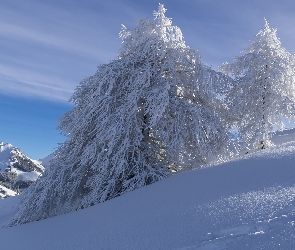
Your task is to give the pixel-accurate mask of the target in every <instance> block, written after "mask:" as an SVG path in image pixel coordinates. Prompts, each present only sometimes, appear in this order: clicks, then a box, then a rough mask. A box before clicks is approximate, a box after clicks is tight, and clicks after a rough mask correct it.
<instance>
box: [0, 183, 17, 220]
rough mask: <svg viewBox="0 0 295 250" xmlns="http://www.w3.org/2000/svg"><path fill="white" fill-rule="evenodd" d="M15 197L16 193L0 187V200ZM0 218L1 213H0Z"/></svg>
mask: <svg viewBox="0 0 295 250" xmlns="http://www.w3.org/2000/svg"><path fill="white" fill-rule="evenodd" d="M15 195H16V192H14V191H13V190H11V189H8V188H6V187H4V186H2V185H0V199H1V198H4V197H6V196H15ZM0 216H1V211H0Z"/></svg>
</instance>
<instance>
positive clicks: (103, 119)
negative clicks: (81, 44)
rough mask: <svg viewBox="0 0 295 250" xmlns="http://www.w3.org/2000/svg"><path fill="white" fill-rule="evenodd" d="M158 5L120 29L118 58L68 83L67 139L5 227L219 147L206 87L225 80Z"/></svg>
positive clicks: (101, 197)
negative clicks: (188, 43) (73, 83)
mask: <svg viewBox="0 0 295 250" xmlns="http://www.w3.org/2000/svg"><path fill="white" fill-rule="evenodd" d="M165 11H166V9H165V8H164V6H163V5H161V4H160V5H159V10H158V11H157V12H154V15H155V17H156V19H155V21H150V20H141V21H139V23H138V25H137V26H136V28H135V29H134V30H128V29H127V28H126V27H125V26H123V28H122V31H121V32H120V36H121V37H122V40H123V45H122V49H121V51H120V53H119V56H118V58H117V59H115V60H113V61H111V62H110V63H108V64H105V65H101V66H100V67H99V68H98V70H97V72H96V74H95V75H93V76H91V77H88V78H86V79H85V80H83V81H82V82H81V83H80V85H79V86H78V87H77V89H76V91H75V93H74V94H73V96H72V98H71V101H72V102H73V103H74V105H75V107H74V108H73V110H71V111H69V112H68V113H66V114H65V115H64V116H63V117H62V118H61V120H60V123H59V129H60V130H61V131H62V132H63V134H64V135H66V136H67V140H66V142H65V143H64V144H63V145H61V146H60V147H59V148H58V149H57V151H56V158H55V160H54V161H53V162H52V163H51V168H50V169H49V170H47V171H46V173H45V175H44V176H43V177H42V178H40V179H39V181H38V182H37V183H36V184H35V185H34V186H33V187H31V188H30V189H29V191H28V192H26V193H25V194H24V195H23V196H22V200H21V202H20V205H19V212H18V214H17V215H16V217H15V219H14V220H13V221H12V222H11V225H14V224H18V223H26V222H29V221H34V220H39V219H43V218H47V217H51V216H54V215H57V214H61V213H66V212H69V211H72V210H75V209H81V208H85V207H88V206H90V205H93V204H96V203H99V202H103V201H105V200H108V199H111V198H113V197H116V196H118V195H121V194H123V193H126V192H129V191H131V190H134V189H137V188H139V187H142V186H144V185H148V184H151V183H153V182H156V181H159V180H161V179H163V178H166V177H167V176H169V175H170V173H171V171H172V170H175V171H177V170H180V169H184V168H192V167H197V166H200V165H201V164H204V163H208V162H210V161H212V160H216V159H217V157H218V155H221V153H223V152H224V151H225V150H226V147H227V144H228V140H229V137H228V133H227V130H226V128H225V127H224V126H223V125H222V121H221V118H220V117H219V116H218V114H219V113H220V112H221V111H222V110H223V105H222V103H221V101H220V100H218V99H217V98H216V95H215V92H216V91H217V90H218V88H220V86H221V84H224V83H226V82H227V81H226V79H225V77H224V75H223V74H221V73H216V72H214V71H213V70H211V69H210V68H208V67H206V66H204V65H203V64H201V62H200V55H199V53H198V52H197V51H194V50H192V49H190V48H189V47H188V46H186V45H185V42H184V41H183V37H182V33H181V31H180V29H179V28H178V27H175V26H172V22H171V20H170V19H169V18H167V17H165Z"/></svg>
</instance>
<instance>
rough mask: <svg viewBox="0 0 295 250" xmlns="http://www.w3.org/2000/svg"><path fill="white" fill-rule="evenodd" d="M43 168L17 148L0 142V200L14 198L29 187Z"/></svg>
mask: <svg viewBox="0 0 295 250" xmlns="http://www.w3.org/2000/svg"><path fill="white" fill-rule="evenodd" d="M43 172H44V167H43V166H42V165H41V164H40V163H39V162H38V161H35V160H32V159H30V158H29V157H27V156H26V155H25V154H24V153H23V152H22V151H21V150H20V149H19V148H17V147H14V146H13V145H11V144H9V143H4V142H0V199H1V198H6V197H8V196H14V195H16V194H18V193H20V192H21V191H22V190H23V189H25V188H27V187H28V186H30V185H31V184H32V183H33V182H34V181H36V179H37V178H38V177H39V176H40V175H41V174H42V173H43Z"/></svg>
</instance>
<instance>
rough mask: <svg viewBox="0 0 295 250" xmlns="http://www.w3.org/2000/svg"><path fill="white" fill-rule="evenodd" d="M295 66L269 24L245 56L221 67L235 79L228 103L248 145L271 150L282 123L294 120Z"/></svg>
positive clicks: (249, 47)
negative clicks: (274, 133) (275, 132)
mask: <svg viewBox="0 0 295 250" xmlns="http://www.w3.org/2000/svg"><path fill="white" fill-rule="evenodd" d="M294 66H295V61H294V56H293V55H291V54H290V53H289V52H288V51H287V50H286V49H284V48H282V47H281V42H280V40H279V39H278V38H277V36H276V30H274V29H271V28H270V27H269V25H268V22H267V21H266V23H265V26H264V28H263V29H261V30H260V31H259V32H258V34H257V35H256V37H254V39H253V40H252V41H251V42H250V45H249V46H248V48H247V49H246V50H245V51H244V55H242V56H238V57H235V58H234V62H233V63H232V64H227V63H226V64H224V65H222V66H221V67H220V70H221V71H222V72H224V73H227V74H228V73H230V74H232V76H233V77H234V78H235V86H234V87H233V88H232V90H231V92H230V93H229V95H228V96H227V102H228V104H229V107H230V110H231V113H232V114H234V115H235V116H236V118H237V120H236V126H237V128H238V131H239V135H240V138H241V139H242V140H244V141H245V142H247V144H248V145H252V146H254V148H262V149H263V148H266V147H268V146H270V145H271V144H272V143H271V141H270V138H271V133H272V132H274V131H275V130H276V129H277V128H279V129H282V128H283V127H284V124H283V122H282V119H283V118H285V119H293V118H294V116H295V82H294V79H295V78H294V74H295V68H294Z"/></svg>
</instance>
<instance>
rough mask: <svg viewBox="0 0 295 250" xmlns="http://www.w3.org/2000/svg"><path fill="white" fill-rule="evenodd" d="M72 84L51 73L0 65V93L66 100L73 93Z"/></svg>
mask: <svg viewBox="0 0 295 250" xmlns="http://www.w3.org/2000/svg"><path fill="white" fill-rule="evenodd" d="M72 85H73V84H72V83H70V82H65V81H64V79H61V78H58V77H55V76H52V75H46V74H39V73H37V72H33V71H32V70H24V69H22V68H18V67H8V66H5V65H0V91H1V93H10V94H11V93H13V94H14V95H17V94H22V95H33V96H36V97H39V98H45V99H49V100H57V101H67V100H68V99H69V97H70V96H71V94H72V93H73V89H74V88H73V86H72Z"/></svg>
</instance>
